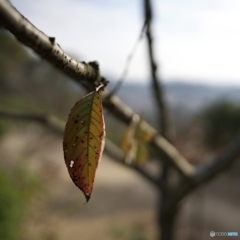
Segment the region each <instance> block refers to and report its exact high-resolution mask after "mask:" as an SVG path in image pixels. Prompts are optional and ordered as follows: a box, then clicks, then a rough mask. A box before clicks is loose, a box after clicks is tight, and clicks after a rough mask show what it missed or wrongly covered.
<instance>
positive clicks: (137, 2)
mask: <svg viewBox="0 0 240 240" xmlns="http://www.w3.org/2000/svg"><path fill="white" fill-rule="evenodd" d="M142 2H143V1H142V0H118V1H113V0H41V1H32V0H12V3H13V5H14V6H15V7H16V8H17V9H18V10H19V11H20V12H21V13H22V14H24V15H25V17H27V18H28V19H29V20H30V21H31V22H32V23H33V24H34V25H35V26H37V27H38V28H39V29H41V30H42V31H43V32H45V33H46V34H47V35H49V36H53V37H56V40H57V43H59V44H60V45H61V47H62V48H63V49H64V50H65V51H67V52H68V53H69V54H70V55H72V56H74V57H76V58H78V59H79V60H84V61H93V60H97V61H99V63H100V67H101V72H102V75H107V76H112V77H113V78H114V79H117V78H119V76H120V75H121V73H122V71H123V67H124V64H125V61H126V58H127V56H128V54H129V52H130V51H131V49H132V47H133V45H134V44H135V42H136V39H137V38H138V35H139V33H140V29H141V27H142V24H143V9H142ZM153 3H154V26H153V30H154V46H155V50H156V52H155V56H156V58H157V60H158V63H159V65H160V69H159V74H160V76H161V78H162V79H163V80H164V81H165V82H170V81H172V80H176V79H181V80H184V81H185V82H191V83H209V84H221V85H222V84H232V85H238V86H240V0H195V1H192V0H181V1H179V0H155V1H153ZM146 53H147V50H146V41H145V40H144V41H142V42H141V44H140V46H139V48H138V51H137V53H136V54H135V56H134V59H133V62H132V64H131V68H130V72H129V75H128V78H127V80H126V81H131V80H134V81H139V82H144V81H147V79H148V78H149V68H148V56H147V54H146Z"/></svg>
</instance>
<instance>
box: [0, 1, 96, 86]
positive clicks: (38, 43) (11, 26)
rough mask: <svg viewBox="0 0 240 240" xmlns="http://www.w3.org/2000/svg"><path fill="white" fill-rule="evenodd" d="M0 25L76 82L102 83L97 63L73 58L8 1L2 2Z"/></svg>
mask: <svg viewBox="0 0 240 240" xmlns="http://www.w3.org/2000/svg"><path fill="white" fill-rule="evenodd" d="M0 25H2V26H3V27H4V28H5V29H7V30H9V31H10V32H11V33H12V34H13V35H15V37H16V38H17V39H18V40H19V41H20V42H22V43H23V44H24V45H26V46H28V47H30V48H31V49H33V50H34V51H35V52H36V53H37V54H39V55H40V56H41V57H42V58H43V59H46V60H47V61H49V62H50V63H51V64H52V65H54V66H55V67H57V68H58V69H60V70H61V71H63V72H64V73H65V74H67V75H68V76H70V77H72V78H74V79H75V80H76V81H90V82H95V81H98V82H99V81H100V73H99V68H98V63H97V62H90V63H89V64H86V63H85V62H78V61H77V60H75V59H73V58H71V57H70V56H69V55H67V54H66V52H65V51H64V50H63V49H62V48H61V47H60V45H59V44H57V43H56V41H55V38H54V37H49V36H47V35H46V34H45V33H43V32H42V31H40V30H39V29H38V28H36V27H35V26H34V25H33V24H32V23H31V22H29V21H28V20H27V19H26V18H25V17H24V16H23V15H22V14H21V13H20V12H18V11H17V9H15V8H14V7H13V6H12V5H11V3H10V2H9V1H6V0H0Z"/></svg>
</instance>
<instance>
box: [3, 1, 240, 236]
mask: <svg viewBox="0 0 240 240" xmlns="http://www.w3.org/2000/svg"><path fill="white" fill-rule="evenodd" d="M12 3H13V5H14V6H15V7H16V8H17V9H18V10H19V11H20V12H21V13H22V14H23V15H25V17H27V18H28V19H29V20H30V21H31V22H32V23H33V24H34V25H35V26H37V27H38V28H39V29H40V30H42V31H43V32H45V33H46V34H48V35H50V36H54V37H56V41H57V42H58V43H59V44H60V45H61V47H62V48H63V49H64V50H65V51H67V52H68V53H69V54H70V55H71V56H73V57H75V58H76V59H78V60H80V61H86V62H87V61H93V60H97V61H99V63H100V69H101V73H102V75H104V76H105V77H106V78H107V79H108V80H110V84H109V86H108V88H109V89H112V88H113V87H114V86H115V84H116V82H117V80H118V79H119V77H120V75H121V73H122V71H123V68H124V64H125V61H126V58H127V56H128V54H129V53H130V51H131V49H132V47H133V45H134V43H135V42H136V40H137V38H138V36H139V33H140V30H141V27H142V25H143V19H144V17H143V2H142V1H126V0H123V1H121V2H120V1H119V2H114V1H109V0H105V1H100V0H94V1H76V0H71V1H66V0H61V1H59V0H58V1H56V0H51V1H49V0H48V1H45V0H42V1H38V2H35V1H30V0H14V1H12ZM153 4H154V25H153V34H154V46H155V56H156V58H157V60H158V64H159V66H160V68H159V75H160V76H161V79H162V81H163V86H164V90H165V95H166V99H167V103H168V105H169V108H170V113H171V118H172V122H173V124H174V129H175V140H174V145H175V146H176V147H177V148H178V149H179V151H180V152H181V153H182V154H183V155H184V156H185V157H186V158H187V159H188V160H189V161H190V162H191V163H192V164H195V165H197V164H200V165H201V164H204V163H206V162H209V161H211V160H212V159H213V157H214V156H217V155H218V154H219V153H221V151H222V150H223V149H224V147H225V146H226V145H227V144H228V143H229V142H230V141H231V140H232V139H233V138H234V137H235V136H236V134H237V133H238V132H239V130H240V94H239V92H240V68H239V62H240V59H239V58H240V47H239V42H240V25H239V22H240V19H239V18H240V17H239V16H240V15H239V14H238V13H239V11H240V3H239V2H238V1H231V2H227V1H223V0H222V1H221V0H220V1H219V0H218V1H211V2H209V1H201V3H199V2H194V3H193V2H192V1H189V0H183V1H181V2H178V1H176V0H171V1H165V0H162V1H156V0H155V1H153ZM149 79H150V69H149V63H148V56H147V48H146V42H145V39H143V40H142V41H141V43H140V45H139V48H138V50H137V52H136V54H135V55H134V58H133V61H132V63H131V66H130V67H129V73H128V76H127V78H126V80H125V81H124V83H123V85H122V87H121V88H120V90H119V91H118V92H117V95H118V96H119V97H120V98H121V99H123V100H124V102H125V103H126V104H128V105H129V106H130V107H131V108H133V109H134V111H136V112H137V113H139V114H141V116H143V118H144V119H146V120H147V121H148V122H149V123H151V124H152V125H153V126H155V127H158V122H157V113H156V108H155V105H154V103H155V102H154V97H153V95H152V89H151V87H150V85H149V83H150V80H149ZM83 94H85V91H84V90H83V89H81V88H80V87H79V85H76V84H75V83H74V82H73V81H71V80H70V79H68V77H66V76H65V75H63V74H62V73H60V72H59V71H58V70H56V69H54V68H53V67H52V66H50V65H49V64H48V63H47V62H45V61H43V60H41V59H40V58H39V57H38V56H37V55H35V54H34V53H33V52H32V51H31V50H29V49H28V48H26V47H24V46H23V45H21V44H20V43H18V42H17V41H16V40H15V38H14V37H13V36H12V35H11V34H9V33H8V32H6V31H4V30H1V31H0V108H1V109H8V110H15V111H17V112H25V113H26V112H28V113H40V114H41V113H43V114H45V113H50V114H52V115H54V116H57V117H58V118H59V119H61V120H63V121H66V119H67V116H68V113H69V111H70V109H71V107H72V106H73V104H74V103H75V102H76V101H77V100H78V99H79V98H80V97H81V96H83ZM139 99H141V101H140V100H139ZM105 119H106V129H107V137H108V138H109V139H111V140H112V141H113V142H114V143H116V144H117V145H118V146H120V143H121V137H122V133H123V132H124V130H125V129H126V127H127V126H125V125H124V124H122V123H121V122H119V121H118V120H117V119H116V118H115V117H113V116H112V115H111V112H109V111H106V112H105ZM149 151H150V159H151V163H152V165H151V164H150V165H149V166H148V163H146V167H149V169H150V170H151V169H152V171H153V173H154V163H155V160H156V158H157V155H156V153H155V152H154V151H152V150H151V149H150V150H149ZM0 158H1V161H0V239H3V240H15V239H18V240H19V239H20V240H21V239H22V240H28V239H31V240H35V239H36V240H62V239H74V238H81V239H84V240H93V239H104V240H108V239H126V240H150V239H155V237H156V235H157V232H158V229H157V224H156V217H157V216H156V208H157V206H158V197H157V192H156V189H155V188H154V186H152V185H150V184H149V183H148V182H146V181H145V180H144V179H143V178H141V177H140V176H139V175H138V174H137V173H136V172H133V171H131V170H130V169H128V168H127V167H124V166H122V165H119V164H117V163H116V162H114V161H112V159H111V158H110V157H108V156H107V155H104V156H103V159H102V161H101V163H100V166H99V168H98V170H97V176H96V181H95V186H94V191H93V195H92V198H91V200H90V202H89V203H88V204H86V205H84V203H85V199H84V196H83V194H82V193H81V191H79V190H78V189H77V188H76V187H75V186H74V184H73V183H72V181H71V180H70V177H69V176H68V173H67V169H66V167H65V163H64V159H63V152H62V138H61V136H59V135H57V134H56V133H54V132H53V131H51V130H49V129H47V128H45V127H44V126H42V125H40V124H39V123H38V122H34V121H28V122H24V121H17V120H14V119H11V120H9V119H7V120H6V119H4V118H0ZM144 166H145V165H144ZM239 173H240V162H239V160H238V161H236V162H235V164H234V165H233V166H232V167H231V169H230V170H229V171H226V173H224V174H222V175H221V176H219V177H218V178H216V179H214V180H213V181H212V182H211V183H209V184H207V185H206V186H203V187H200V188H199V189H198V190H197V191H195V192H194V193H192V194H191V195H190V196H188V197H187V198H186V199H184V201H183V202H182V206H181V207H182V208H181V211H180V214H179V216H178V219H177V227H176V232H175V235H176V239H191V240H192V239H196V240H197V239H199V240H200V239H206V238H207V237H209V232H210V231H221V232H223V231H238V232H240V218H239V216H240V205H239V202H240V191H239V187H240V177H239V176H240V175H239Z"/></svg>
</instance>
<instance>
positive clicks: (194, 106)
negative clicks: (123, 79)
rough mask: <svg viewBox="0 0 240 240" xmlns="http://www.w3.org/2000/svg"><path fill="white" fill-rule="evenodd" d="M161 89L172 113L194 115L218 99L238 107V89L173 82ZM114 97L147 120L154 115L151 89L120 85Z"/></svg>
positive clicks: (142, 86)
mask: <svg viewBox="0 0 240 240" xmlns="http://www.w3.org/2000/svg"><path fill="white" fill-rule="evenodd" d="M113 85H114V84H113ZM164 88H165V95H166V98H167V101H168V104H169V106H170V108H171V110H172V112H173V113H174V114H176V113H177V114H180V115H187V116H190V115H194V114H196V113H197V112H198V111H200V110H201V109H203V108H205V107H207V106H209V105H211V104H213V103H214V102H218V101H221V100H229V101H232V102H237V103H239V104H240V87H230V86H229V87H226V86H224V87H219V86H207V85H194V84H186V83H180V82H175V83H168V84H165V85H164ZM117 95H118V96H119V97H120V98H121V99H122V100H123V101H124V102H125V103H127V104H128V105H130V106H131V107H132V108H133V109H134V110H135V111H137V112H139V113H141V114H144V116H145V117H146V118H147V116H149V117H150V118H152V117H154V116H155V114H154V108H153V106H154V98H153V97H152V89H151V88H150V87H149V86H148V85H144V84H123V86H122V87H121V89H120V90H119V92H118V93H117Z"/></svg>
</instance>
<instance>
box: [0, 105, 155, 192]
mask: <svg viewBox="0 0 240 240" xmlns="http://www.w3.org/2000/svg"><path fill="white" fill-rule="evenodd" d="M0 118H8V119H13V120H23V121H36V122H38V123H40V124H42V125H44V126H46V127H48V128H49V129H51V130H52V131H53V132H55V133H57V134H60V136H63V131H64V123H63V121H61V120H59V119H57V118H56V117H54V116H52V115H47V114H32V113H22V112H15V111H10V110H3V109H0ZM104 152H105V153H106V154H107V155H109V156H110V157H111V158H112V159H113V160H114V161H116V162H118V163H120V164H123V165H124V166H126V167H129V168H130V169H132V170H134V171H136V172H137V173H139V174H140V175H141V176H142V177H144V178H145V179H146V180H148V181H149V182H150V183H151V184H153V185H154V186H155V187H157V188H159V182H158V181H157V180H156V179H155V178H154V177H152V176H151V175H150V174H149V173H148V172H146V171H144V170H143V169H141V168H138V167H136V166H134V165H128V164H125V163H124V162H123V153H122V151H121V150H120V149H119V148H118V147H117V146H116V145H115V144H114V143H112V142H111V141H110V140H108V139H106V145H105V149H104Z"/></svg>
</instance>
